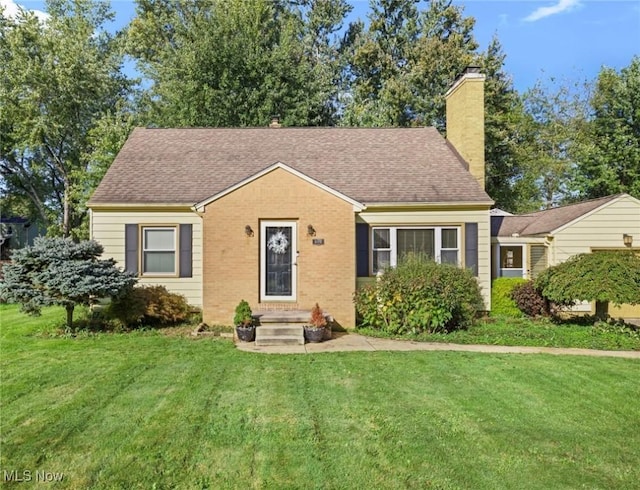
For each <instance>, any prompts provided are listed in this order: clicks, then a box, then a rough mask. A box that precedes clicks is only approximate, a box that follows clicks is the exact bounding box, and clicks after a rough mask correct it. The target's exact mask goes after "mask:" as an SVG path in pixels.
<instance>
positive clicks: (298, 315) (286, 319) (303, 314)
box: [253, 310, 311, 325]
mask: <svg viewBox="0 0 640 490" xmlns="http://www.w3.org/2000/svg"><path fill="white" fill-rule="evenodd" d="M253 316H254V317H255V318H257V319H258V321H259V322H260V325H266V324H273V323H293V324H299V325H304V324H305V323H307V324H308V323H309V318H310V317H311V312H310V311H301V310H291V311H256V312H254V314H253Z"/></svg>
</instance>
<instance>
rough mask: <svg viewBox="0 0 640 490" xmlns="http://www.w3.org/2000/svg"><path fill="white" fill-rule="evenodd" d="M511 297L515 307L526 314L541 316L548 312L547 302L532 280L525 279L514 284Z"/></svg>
mask: <svg viewBox="0 0 640 490" xmlns="http://www.w3.org/2000/svg"><path fill="white" fill-rule="evenodd" d="M511 298H512V299H513V301H514V302H515V305H516V307H517V308H518V309H519V310H520V311H521V312H522V313H524V314H525V315H527V316H532V317H536V316H543V315H548V314H549V302H548V301H546V300H545V299H544V298H543V297H542V294H541V293H540V291H538V289H536V286H535V283H534V281H525V282H523V283H521V284H518V285H516V286H515V287H514V288H513V290H512V291H511Z"/></svg>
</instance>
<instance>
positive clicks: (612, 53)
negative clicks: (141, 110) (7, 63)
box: [0, 0, 640, 91]
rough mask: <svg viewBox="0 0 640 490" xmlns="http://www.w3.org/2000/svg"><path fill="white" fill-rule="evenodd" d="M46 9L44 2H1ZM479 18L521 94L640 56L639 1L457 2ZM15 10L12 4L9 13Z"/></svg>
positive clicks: (484, 36) (357, 11)
mask: <svg viewBox="0 0 640 490" xmlns="http://www.w3.org/2000/svg"><path fill="white" fill-rule="evenodd" d="M15 3H17V4H20V5H22V6H24V7H25V8H28V9H36V10H42V9H43V8H44V7H43V6H44V2H43V1H33V0H0V4H2V5H5V6H6V5H8V4H15ZM350 3H351V4H352V5H353V6H354V10H353V12H352V14H351V16H350V19H355V18H357V17H361V18H363V19H364V18H365V17H366V13H367V11H368V5H369V1H368V0H350ZM454 3H456V4H458V5H461V6H463V7H464V13H465V15H467V16H472V17H474V18H475V19H476V26H475V30H474V34H475V37H476V39H477V41H478V42H479V44H480V47H481V49H484V48H486V46H487V45H488V43H489V41H490V40H491V38H492V36H493V35H494V34H497V35H498V38H499V39H500V42H501V43H502V46H503V50H504V51H505V53H506V55H507V58H506V71H507V72H508V73H509V74H510V75H511V76H512V79H513V82H514V85H515V87H516V89H518V90H519V91H524V90H526V89H527V88H529V87H531V86H533V85H534V84H535V82H536V81H537V80H540V79H543V80H548V79H549V78H550V77H554V78H556V79H560V80H568V81H580V80H584V79H589V80H591V79H594V78H595V77H596V75H597V74H598V72H599V71H600V68H601V67H602V66H608V67H612V68H615V69H618V70H619V69H620V68H623V67H625V66H628V65H629V64H630V62H631V58H632V57H633V55H640V0H547V1H540V0H535V1H529V0H454ZM111 5H112V9H113V10H114V11H115V12H116V16H117V21H116V23H115V25H114V27H115V28H117V27H120V26H123V25H125V24H126V23H127V22H128V21H129V20H130V19H131V18H132V17H133V16H134V13H135V3H134V2H133V0H112V2H111ZM12 6H13V5H9V8H11V7H12Z"/></svg>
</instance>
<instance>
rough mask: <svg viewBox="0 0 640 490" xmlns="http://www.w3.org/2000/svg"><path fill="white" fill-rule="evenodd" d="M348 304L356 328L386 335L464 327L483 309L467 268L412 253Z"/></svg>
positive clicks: (478, 292) (476, 287)
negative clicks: (355, 317) (352, 308)
mask: <svg viewBox="0 0 640 490" xmlns="http://www.w3.org/2000/svg"><path fill="white" fill-rule="evenodd" d="M354 302H355V305H356V311H357V313H358V317H359V326H360V327H363V328H373V329H377V330H382V331H384V332H386V333H389V334H404V333H413V334H419V333H423V332H429V333H433V332H447V331H451V330H455V329H459V328H466V327H468V326H470V325H471V324H472V323H473V321H474V319H475V316H476V314H477V312H478V311H479V310H482V309H483V308H484V304H483V301H482V296H481V295H480V288H479V286H478V282H477V281H476V279H475V278H474V277H473V275H472V274H471V272H470V271H468V270H466V269H460V268H458V267H455V266H452V265H446V264H437V263H435V262H434V261H432V260H430V259H429V258H427V257H426V256H421V255H413V254H410V255H408V256H407V257H405V258H404V260H402V261H401V263H400V264H398V266H397V267H396V268H395V269H391V268H390V269H387V270H385V272H384V274H383V275H382V276H381V277H380V278H379V279H378V281H377V282H376V284H374V285H370V286H365V287H364V288H362V289H360V290H359V291H357V292H356V293H355V295H354Z"/></svg>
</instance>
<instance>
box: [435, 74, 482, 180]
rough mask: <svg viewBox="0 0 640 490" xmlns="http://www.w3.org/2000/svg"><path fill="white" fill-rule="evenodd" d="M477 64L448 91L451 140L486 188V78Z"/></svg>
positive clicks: (448, 126)
mask: <svg viewBox="0 0 640 490" xmlns="http://www.w3.org/2000/svg"><path fill="white" fill-rule="evenodd" d="M485 78H486V77H485V76H484V75H483V74H482V73H480V68H479V67H477V66H469V67H467V68H466V69H465V71H464V73H462V75H460V76H459V77H458V78H457V79H456V81H455V82H454V83H453V86H452V87H451V88H450V89H449V90H448V91H447V93H446V95H445V99H446V101H447V140H449V142H451V144H452V145H453V146H454V147H455V148H456V150H458V153H460V155H462V158H464V159H465V161H466V162H467V163H468V164H469V172H471V175H473V176H474V177H475V178H476V179H477V181H478V183H479V184H480V186H481V187H482V188H483V189H484V165H485V162H484V81H485Z"/></svg>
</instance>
